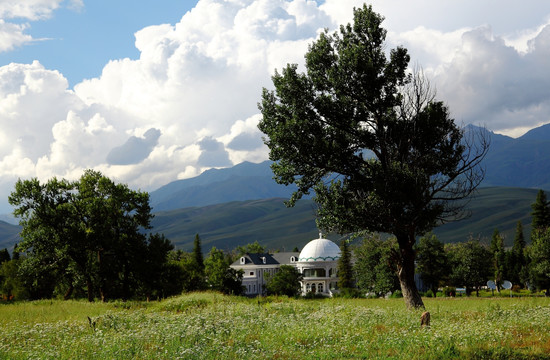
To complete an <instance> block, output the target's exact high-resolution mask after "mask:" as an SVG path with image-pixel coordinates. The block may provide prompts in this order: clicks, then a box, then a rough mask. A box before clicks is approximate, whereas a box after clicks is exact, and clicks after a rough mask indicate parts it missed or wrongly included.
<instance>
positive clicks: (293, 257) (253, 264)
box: [231, 234, 340, 296]
mask: <svg viewBox="0 0 550 360" xmlns="http://www.w3.org/2000/svg"><path fill="white" fill-rule="evenodd" d="M339 258H340V248H339V247H338V245H336V244H335V243H334V242H332V241H330V240H328V239H324V238H323V235H322V234H319V238H318V239H314V240H311V241H310V242H308V243H307V244H306V246H305V247H304V248H303V249H302V251H301V252H282V253H274V254H245V255H243V256H241V257H240V258H239V259H238V260H237V261H235V262H234V263H233V264H231V268H233V269H235V270H242V271H243V286H244V287H245V294H246V295H250V296H254V295H264V294H265V284H266V283H267V278H266V275H267V274H270V275H273V274H275V273H277V271H279V267H280V266H281V265H292V266H295V267H296V268H297V269H298V271H300V273H301V274H302V275H303V279H302V281H301V285H302V294H303V295H305V294H307V293H309V292H312V293H316V294H321V295H325V296H332V294H333V292H334V291H336V290H337V283H338V277H337V269H338V259H339Z"/></svg>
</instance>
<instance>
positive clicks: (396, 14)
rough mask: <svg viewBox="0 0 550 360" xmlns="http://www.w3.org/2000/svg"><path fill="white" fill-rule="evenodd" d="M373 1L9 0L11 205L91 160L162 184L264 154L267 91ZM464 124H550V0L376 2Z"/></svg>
mask: <svg viewBox="0 0 550 360" xmlns="http://www.w3.org/2000/svg"><path fill="white" fill-rule="evenodd" d="M362 4H363V1H358V0H317V1H311V0H309V1H308V0H199V1H196V0H190V1H184V0H157V1H154V2H153V1H141V0H138V1H136V0H132V1H130V0H116V1H106V0H93V1H92V0H0V213H9V212H11V208H10V207H9V205H8V203H7V197H8V195H9V193H10V192H11V191H13V186H14V183H15V182H16V181H17V179H19V178H21V179H29V178H33V177H36V178H38V179H40V180H41V181H47V180H48V179H50V178H51V177H54V176H56V177H58V178H66V179H71V180H74V179H77V178H78V177H80V175H82V173H83V171H84V170H85V169H89V168H93V169H96V170H99V171H101V172H102V173H103V174H104V175H106V176H109V177H110V178H112V179H114V180H115V181H117V182H123V183H126V184H128V185H129V186H130V187H132V188H135V189H141V190H144V191H152V190H155V189H157V188H158V187H160V186H162V185H165V184H167V183H169V182H171V181H174V180H177V179H183V178H189V177H193V176H197V175H199V174H200V173H201V172H202V171H204V170H206V169H209V168H212V167H227V166H232V165H235V164H238V163H240V162H242V161H251V162H260V161H263V160H266V159H267V158H268V150H267V148H266V147H265V145H263V143H262V141H261V136H262V134H261V133H260V132H259V130H258V129H257V123H258V121H259V119H260V115H259V111H258V107H257V103H258V101H259V100H260V96H261V90H262V88H263V87H267V88H272V83H271V79H270V77H271V75H272V74H273V72H274V70H275V69H281V68H282V67H284V66H285V65H286V64H287V63H297V64H298V65H299V68H300V69H303V63H304V60H303V55H304V54H305V52H306V51H307V48H308V44H310V43H311V42H312V41H314V40H315V39H316V38H317V36H318V34H319V32H320V31H322V30H323V29H329V31H331V32H332V31H334V30H336V29H337V28H338V26H339V25H340V24H345V23H348V22H350V21H351V20H352V13H353V12H352V9H353V8H354V7H359V6H362ZM371 4H372V6H373V9H374V10H375V11H376V12H378V13H380V14H382V15H383V16H384V17H385V21H384V23H383V26H384V27H385V28H386V29H387V31H388V34H387V39H386V41H387V42H386V45H385V46H386V48H387V49H388V50H389V49H391V48H394V47H396V46H404V47H406V48H407V49H408V50H409V53H410V55H411V67H414V66H419V67H421V68H422V69H423V71H424V73H425V74H426V75H427V76H428V78H429V79H430V81H431V83H432V84H433V85H434V86H435V88H436V89H437V97H438V99H440V100H443V101H445V102H446V103H447V104H448V106H449V108H450V110H451V113H452V115H453V117H454V118H455V119H456V121H457V122H458V123H459V124H470V123H472V124H475V125H482V126H486V127H487V128H488V129H489V130H492V131H495V132H498V133H502V134H506V135H510V136H514V137H515V136H520V135H522V134H523V133H525V132H526V131H528V130H529V129H531V128H534V127H537V126H540V125H543V124H546V123H550V60H549V59H550V2H549V1H547V0H530V1H529V0H528V1H524V2H522V3H521V4H520V3H518V2H517V1H510V0H498V1H497V0H484V1H473V0H462V1H441V0H417V1H414V2H413V1H409V0H373V1H372V2H371Z"/></svg>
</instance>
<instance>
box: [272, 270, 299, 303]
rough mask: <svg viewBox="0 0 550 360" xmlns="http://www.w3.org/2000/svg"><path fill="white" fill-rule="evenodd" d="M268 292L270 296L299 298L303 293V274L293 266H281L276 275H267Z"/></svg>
mask: <svg viewBox="0 0 550 360" xmlns="http://www.w3.org/2000/svg"><path fill="white" fill-rule="evenodd" d="M266 277H267V283H266V290H267V293H268V294H270V295H286V296H298V295H299V294H300V293H301V291H302V286H301V285H300V281H301V280H302V277H303V276H302V274H301V273H300V272H299V271H298V269H296V268H295V267H294V266H292V265H281V266H280V267H279V271H277V272H276V273H275V274H273V275H270V274H266Z"/></svg>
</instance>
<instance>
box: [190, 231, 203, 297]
mask: <svg viewBox="0 0 550 360" xmlns="http://www.w3.org/2000/svg"><path fill="white" fill-rule="evenodd" d="M193 262H194V264H193V267H194V269H193V271H192V272H193V276H192V278H193V279H194V281H192V283H193V284H191V287H192V288H193V290H201V289H204V288H205V286H206V279H205V270H204V258H203V256H202V247H201V238H200V236H199V234H196V235H195V240H194V242H193Z"/></svg>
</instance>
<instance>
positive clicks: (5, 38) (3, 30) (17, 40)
mask: <svg viewBox="0 0 550 360" xmlns="http://www.w3.org/2000/svg"><path fill="white" fill-rule="evenodd" d="M26 28H28V25H25V24H12V23H7V22H5V21H4V20H3V19H0V52H5V51H10V50H13V49H14V48H16V47H18V46H21V45H23V44H25V43H28V42H31V41H32V36H30V35H27V34H24V33H23V32H24V31H25V29H26Z"/></svg>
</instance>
